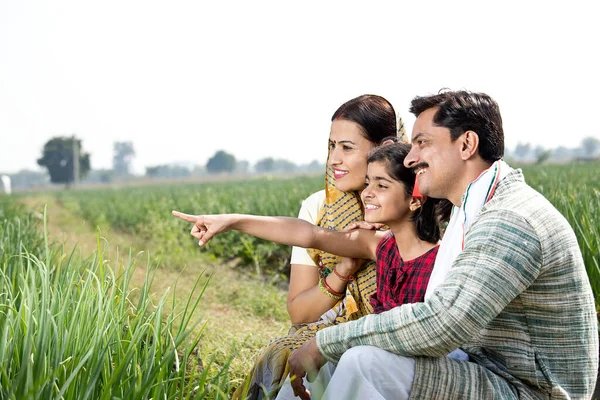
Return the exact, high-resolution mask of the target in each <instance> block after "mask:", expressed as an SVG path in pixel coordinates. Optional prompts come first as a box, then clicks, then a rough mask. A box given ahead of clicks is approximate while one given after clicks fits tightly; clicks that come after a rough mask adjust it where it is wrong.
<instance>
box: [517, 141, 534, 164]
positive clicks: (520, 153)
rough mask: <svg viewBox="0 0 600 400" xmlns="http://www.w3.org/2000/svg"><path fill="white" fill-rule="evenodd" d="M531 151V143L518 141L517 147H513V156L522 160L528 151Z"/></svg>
mask: <svg viewBox="0 0 600 400" xmlns="http://www.w3.org/2000/svg"><path fill="white" fill-rule="evenodd" d="M530 151H531V145H530V144H529V143H525V144H523V143H518V144H517V147H515V152H514V153H515V157H517V158H518V159H520V160H522V159H524V158H526V157H527V155H529V152H530Z"/></svg>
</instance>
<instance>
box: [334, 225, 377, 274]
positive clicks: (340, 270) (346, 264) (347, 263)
mask: <svg viewBox="0 0 600 400" xmlns="http://www.w3.org/2000/svg"><path fill="white" fill-rule="evenodd" d="M383 226H384V225H383V224H379V223H369V222H366V221H358V222H353V223H351V224H350V225H348V226H347V227H346V228H344V229H343V232H350V231H353V230H356V229H370V230H378V229H381V228H382V227H383ZM365 261H367V260H365V259H362V258H348V257H343V258H342V261H340V263H339V264H338V265H336V266H335V272H336V275H337V274H339V275H341V276H342V277H344V278H349V277H350V276H352V275H354V273H355V272H356V271H358V270H359V269H360V267H362V265H363V264H364V263H365ZM340 279H343V278H340Z"/></svg>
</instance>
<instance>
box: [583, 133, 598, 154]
mask: <svg viewBox="0 0 600 400" xmlns="http://www.w3.org/2000/svg"><path fill="white" fill-rule="evenodd" d="M581 149H582V150H583V154H584V155H585V157H590V158H591V157H594V156H596V154H597V153H598V150H600V140H598V139H596V138H595V137H592V136H588V137H586V138H584V139H583V140H582V141H581Z"/></svg>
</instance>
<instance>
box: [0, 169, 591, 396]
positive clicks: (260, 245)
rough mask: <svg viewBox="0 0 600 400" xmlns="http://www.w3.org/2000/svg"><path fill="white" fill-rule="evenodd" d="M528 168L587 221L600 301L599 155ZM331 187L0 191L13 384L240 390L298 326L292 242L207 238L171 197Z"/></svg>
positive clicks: (229, 200)
mask: <svg viewBox="0 0 600 400" xmlns="http://www.w3.org/2000/svg"><path fill="white" fill-rule="evenodd" d="M524 173H525V177H526V180H527V181H528V182H529V183H530V184H531V185H532V186H533V187H534V188H536V189H537V190H538V191H540V192H541V193H542V194H544V196H546V198H548V200H549V201H550V202H552V203H553V204H554V205H555V206H556V207H557V208H558V209H559V211H561V213H562V214H563V215H564V216H565V217H566V218H567V220H568V221H569V223H570V224H571V226H572V227H573V228H574V230H575V232H576V234H577V238H578V241H579V244H580V248H581V250H582V254H583V257H584V260H585V264H586V269H587V271H588V275H589V277H590V281H591V283H592V287H593V290H594V295H595V298H596V304H597V305H598V304H600V260H599V252H600V221H599V219H600V218H599V217H600V211H599V210H600V166H599V165H597V164H577V165H564V166H558V165H552V166H527V167H524ZM320 188H322V178H321V177H296V178H293V179H279V180H268V179H261V180H252V181H243V182H233V181H230V182H211V183H204V184H186V185H175V184H174V185H167V184H165V185H161V186H145V187H135V188H115V189H110V188H103V189H102V190H98V189H86V190H74V191H61V192H59V191H53V192H45V193H35V194H31V193H29V194H27V195H16V196H13V197H11V198H8V197H6V196H2V197H0V224H1V225H0V270H1V271H2V274H1V275H0V278H1V280H0V289H1V290H0V296H3V299H2V304H6V305H7V306H5V308H4V309H3V312H2V313H0V348H1V349H2V350H0V362H1V364H0V398H19V399H21V398H34V397H38V398H54V397H61V396H62V397H64V398H73V399H79V398H111V397H113V396H114V397H121V398H134V397H135V398H138V397H144V398H146V397H147V398H150V397H152V398H159V397H160V398H175V397H177V398H181V393H184V394H185V396H188V398H229V394H230V393H231V392H232V390H233V389H234V388H235V387H236V386H237V385H238V384H239V382H240V381H241V379H242V377H243V375H244V373H245V372H247V370H248V368H249V367H250V366H251V365H252V356H253V355H254V354H256V352H257V351H258V350H259V349H260V348H261V347H262V346H264V345H265V344H266V343H267V342H268V340H269V339H270V338H272V337H275V336H278V335H283V334H284V333H285V332H287V328H288V325H289V321H288V317H287V313H286V311H285V298H286V290H285V289H286V284H287V276H286V274H287V273H288V268H289V266H288V259H289V248H288V247H287V246H280V245H275V244H272V243H268V242H265V241H262V240H259V239H255V238H253V237H250V236H244V235H241V234H239V233H237V232H228V233H226V234H223V235H220V236H218V237H216V238H214V239H213V240H212V241H211V242H210V243H209V244H208V245H207V246H205V247H204V248H202V249H200V248H198V247H197V246H196V243H195V241H194V239H193V238H191V237H190V236H189V235H188V232H189V226H188V224H185V223H183V222H182V221H179V220H177V219H175V218H173V217H171V215H170V211H171V210H172V209H176V210H180V211H183V212H189V213H194V214H204V213H205V214H209V213H223V212H240V213H251V214H261V215H286V216H295V215H296V214H297V212H298V209H299V207H300V203H301V201H302V199H304V198H305V197H306V196H308V195H309V194H310V193H312V192H314V191H316V190H319V189H320ZM44 208H46V214H45V216H44ZM152 277H153V280H152V281H151V282H150V279H151V278H152ZM194 288H195V290H194ZM196 302H197V303H196ZM8 327H11V328H10V329H9V328H8ZM188 328H189V329H188ZM83 338H85V340H83ZM88 338H89V340H88ZM53 343H60V346H56V345H53ZM175 349H177V351H176V350H175ZM173 366H176V367H173Z"/></svg>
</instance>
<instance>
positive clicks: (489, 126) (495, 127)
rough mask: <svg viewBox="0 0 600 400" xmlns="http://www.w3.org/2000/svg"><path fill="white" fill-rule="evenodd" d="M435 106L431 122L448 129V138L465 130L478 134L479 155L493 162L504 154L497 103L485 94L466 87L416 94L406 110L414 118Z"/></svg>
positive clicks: (456, 135)
mask: <svg viewBox="0 0 600 400" xmlns="http://www.w3.org/2000/svg"><path fill="white" fill-rule="evenodd" d="M433 107H437V109H438V110H437V111H436V113H435V115H434V117H433V123H434V124H436V125H437V126H442V127H445V128H448V129H450V137H451V139H452V141H454V140H456V139H458V137H459V136H461V135H462V134H463V133H465V132H466V131H469V130H471V131H474V132H475V133H477V135H478V136H479V156H480V157H481V158H482V159H484V160H485V161H488V162H494V161H496V160H499V159H501V158H502V157H503V156H504V131H503V129H502V117H501V116H500V108H499V107H498V103H496V102H495V101H494V99H492V98H491V97H490V96H488V95H487V94H485V93H473V92H469V91H466V90H461V91H449V90H448V91H446V90H443V91H440V93H438V94H435V95H431V96H417V97H415V98H414V99H413V100H412V102H411V106H410V112H411V113H413V114H414V115H415V116H416V117H418V116H419V115H420V114H421V113H422V112H423V111H425V110H428V109H430V108H433Z"/></svg>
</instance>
